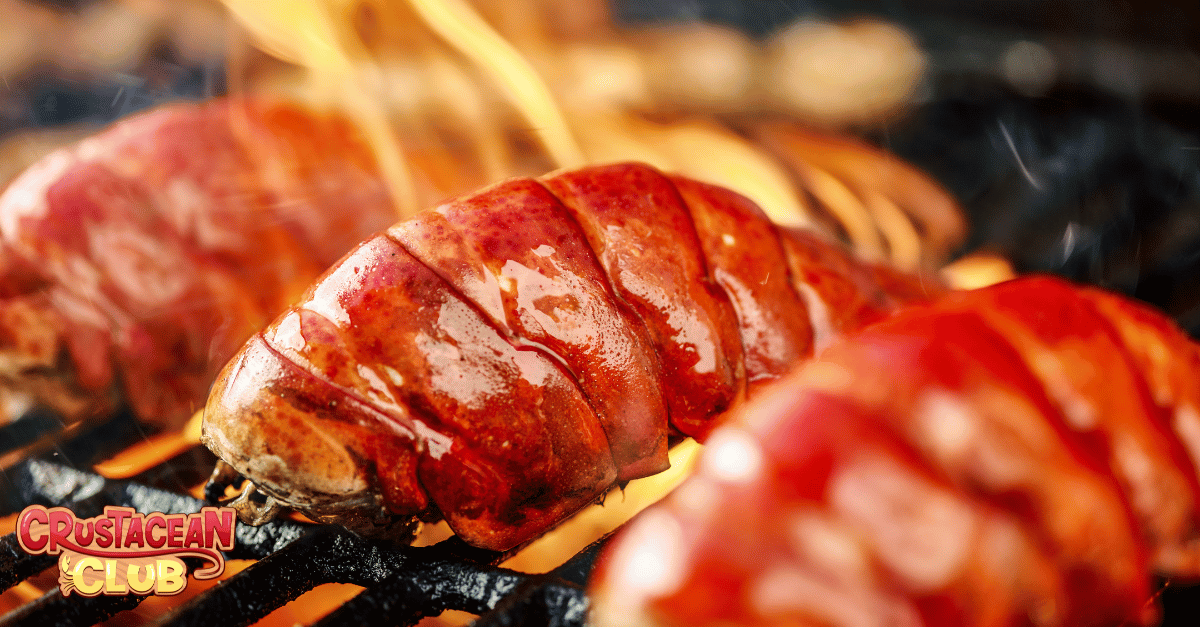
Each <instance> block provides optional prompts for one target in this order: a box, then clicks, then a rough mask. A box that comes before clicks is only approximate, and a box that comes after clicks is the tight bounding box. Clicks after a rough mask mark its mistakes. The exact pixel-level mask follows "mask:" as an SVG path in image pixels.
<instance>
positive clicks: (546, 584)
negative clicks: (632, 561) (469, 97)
mask: <svg viewBox="0 0 1200 627" xmlns="http://www.w3.org/2000/svg"><path fill="white" fill-rule="evenodd" d="M127 420H128V418H127V417H124V418H118V419H115V420H114V421H111V422H110V423H108V424H106V425H101V426H98V427H95V428H93V429H90V430H88V431H87V432H86V433H82V434H80V435H79V436H77V437H74V438H71V439H70V440H69V441H67V442H65V443H63V444H61V445H59V446H56V447H55V452H54V453H52V455H54V456H57V457H59V458H60V460H61V459H66V460H71V461H72V462H74V463H77V464H80V465H84V464H87V463H90V462H91V461H93V458H95V457H96V456H97V454H96V451H97V450H102V449H108V448H110V446H104V445H100V446H98V445H97V444H98V442H97V439H99V440H103V441H106V442H107V443H108V444H119V443H120V442H123V441H127V440H129V438H130V436H131V435H135V432H136V430H134V432H131V431H130V430H129V429H128V428H127V427H128V425H127V424H125V422H126V421H127ZM97 436H102V437H99V438H97ZM80 440H83V441H84V442H80ZM185 455H187V454H185ZM60 460H54V461H52V460H49V459H46V458H45V456H43V457H40V458H30V459H25V460H23V461H20V462H19V463H17V464H15V465H14V466H12V467H11V468H9V469H8V470H7V471H6V472H5V473H4V476H3V481H4V483H6V484H7V485H4V486H2V488H3V489H0V493H2V494H3V498H0V514H12V513H15V512H17V511H19V510H20V509H22V508H23V507H25V506H26V505H34V504H37V505H43V506H46V507H55V506H64V507H69V508H70V509H71V510H72V511H74V512H75V513H76V514H77V515H78V516H80V517H90V516H95V515H99V514H100V513H102V511H103V509H104V507H105V506H109V505H115V506H122V507H133V508H135V509H137V510H138V511H141V512H152V511H157V512H165V513H192V512H196V511H199V510H200V508H201V507H203V506H204V505H205V503H204V502H203V501H201V500H200V499H196V498H193V497H190V496H187V495H183V494H179V493H177V492H176V491H173V490H172V489H165V488H163V487H156V486H151V485H146V484H145V483H143V482H142V481H140V480H144V479H151V480H165V481H166V482H167V483H172V484H178V485H183V484H180V483H179V477H177V476H176V472H174V471H171V470H167V469H168V468H170V467H171V466H172V464H171V462H167V463H165V464H163V465H161V466H160V467H159V468H156V469H153V470H151V471H148V472H147V473H144V474H143V475H142V476H139V477H138V478H136V479H138V480H126V481H112V480H107V479H105V478H104V477H101V476H100V475H97V474H94V473H91V472H86V471H81V470H77V469H75V468H73V467H71V466H69V465H66V464H64V463H61V461H60ZM184 465H189V464H184ZM191 465H194V464H191ZM603 542H604V540H601V541H598V542H596V543H595V544H593V545H591V546H589V547H588V548H586V549H584V550H583V551H581V552H580V553H579V554H577V555H576V556H575V557H574V558H572V559H571V560H569V561H568V562H567V563H565V564H563V565H562V566H561V567H559V568H558V569H556V570H555V571H553V572H551V573H549V574H546V575H528V574H524V573H520V572H516V571H512V570H509V569H505V568H500V567H498V566H496V564H499V563H500V562H501V561H503V560H504V559H506V558H507V557H509V556H510V555H511V552H509V553H499V552H494V551H486V550H482V549H476V548H473V547H470V546H468V545H466V544H465V543H463V542H462V541H461V540H459V539H458V538H450V539H449V540H445V541H442V542H440V543H438V544H436V545H434V546H429V547H410V546H398V547H392V546H383V545H380V544H376V543H372V542H369V541H366V540H363V539H361V538H359V537H357V536H355V535H353V534H351V533H349V532H347V531H345V530H343V529H341V528H338V527H331V526H320V525H312V524H306V523H300V522H295V521H290V520H276V521H273V522H271V523H268V524H266V525H263V526H261V527H249V526H246V525H238V527H237V535H236V540H235V545H234V548H233V549H232V550H230V551H227V552H226V553H225V556H226V558H227V559H254V560H259V561H257V562H256V563H254V564H252V565H251V566H249V567H247V568H246V569H245V570H243V571H241V572H238V573H236V574H234V575H232V576H231V577H229V578H227V579H225V580H224V581H222V582H220V583H219V584H217V585H216V586H214V587H213V588H211V589H209V590H206V591H204V592H202V593H200V594H198V595H197V596H195V597H194V598H192V599H191V600H189V601H188V602H186V603H185V604H183V605H182V606H180V607H178V608H176V609H175V610H173V611H172V612H171V613H170V614H168V615H166V616H164V617H162V618H161V619H160V620H158V621H157V623H156V624H158V625H173V626H175V625H178V626H184V625H208V624H211V623H212V621H213V617H215V616H219V617H221V620H222V622H224V623H226V624H228V625H249V624H252V623H254V622H255V621H257V620H259V619H261V618H263V617H265V616H266V615H267V614H269V613H271V612H272V611H274V610H276V609H278V608H280V607H282V606H283V605H285V604H286V603H288V602H289V601H291V600H293V599H295V598H297V597H298V596H300V595H301V594H303V593H305V592H307V591H309V590H312V589H313V588H315V587H317V586H319V585H321V584H325V583H349V584H356V585H359V586H363V587H364V588H365V590H363V591H362V592H361V593H359V595H358V596H357V597H355V598H353V599H351V600H350V601H349V602H347V603H345V604H343V605H342V606H341V607H339V608H338V609H336V610H335V611H334V612H333V613H331V614H329V615H328V616H326V617H325V618H324V619H322V620H320V621H319V622H318V623H316V624H318V625H321V626H333V625H364V624H379V621H380V618H379V617H381V616H385V617H388V620H389V621H390V623H391V624H394V625H404V626H407V625H414V624H416V623H417V622H418V621H419V620H421V619H422V618H425V617H428V616H437V615H439V614H441V613H442V612H443V611H444V610H448V609H450V610H460V611H464V612H469V613H472V614H480V615H481V617H480V619H479V621H478V623H477V624H479V625H487V626H491V625H518V624H519V625H547V626H554V627H560V626H561V627H570V626H582V625H583V624H584V619H585V617H586V613H587V607H588V600H587V597H586V596H585V595H584V592H583V589H582V587H581V586H582V584H583V583H584V581H585V579H586V577H587V573H588V572H589V571H590V570H591V566H592V563H593V561H594V559H595V557H596V554H597V553H598V552H599V550H600V547H601V546H602V544H603ZM54 564H55V558H53V557H50V556H46V555H39V556H31V555H28V554H26V553H24V552H23V551H22V550H21V548H20V546H19V545H18V544H17V540H16V536H15V534H9V535H8V536H5V537H3V538H0V591H3V590H6V589H8V588H11V587H12V586H14V585H16V584H17V583H19V582H21V581H23V580H25V579H28V578H29V577H31V576H33V575H35V574H37V573H39V572H41V571H43V570H45V569H47V568H51V567H53V566H54ZM192 566H194V564H193V565H192ZM144 598H145V597H141V596H135V595H129V596H120V597H112V596H98V597H92V598H85V597H78V596H72V597H70V598H64V597H63V596H62V594H61V593H60V592H59V590H58V589H57V588H54V589H52V590H51V591H49V592H47V593H46V594H45V595H43V596H42V597H40V598H38V599H36V600H34V601H32V602H30V603H28V604H26V605H24V606H22V607H20V608H18V609H17V610H15V611H13V612H11V613H10V614H8V615H6V616H4V617H3V618H0V625H16V624H37V625H39V626H45V625H90V624H94V623H97V622H100V621H103V620H105V619H107V618H109V617H111V616H113V615H115V614H117V613H119V612H121V611H124V610H128V609H133V608H134V607H136V606H137V605H138V604H140V603H141V602H142V600H143V599H144Z"/></svg>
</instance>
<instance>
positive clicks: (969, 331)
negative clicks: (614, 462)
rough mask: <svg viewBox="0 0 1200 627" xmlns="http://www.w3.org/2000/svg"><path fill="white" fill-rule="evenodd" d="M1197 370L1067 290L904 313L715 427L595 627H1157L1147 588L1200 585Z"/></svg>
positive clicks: (609, 567) (1028, 288)
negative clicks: (1159, 579)
mask: <svg viewBox="0 0 1200 627" xmlns="http://www.w3.org/2000/svg"><path fill="white" fill-rule="evenodd" d="M1198 357H1200V353H1198V352H1197V345H1196V344H1195V343H1193V342H1192V341H1190V340H1189V339H1188V337H1187V336H1186V335H1184V334H1183V333H1182V332H1181V331H1180V330H1179V329H1177V328H1176V327H1175V326H1174V325H1173V323H1171V322H1170V320H1169V319H1168V318H1166V317H1165V316H1162V315H1161V314H1159V313H1157V312H1155V311H1152V310H1151V309H1149V308H1148V307H1145V306H1143V305H1140V304H1135V303H1134V302H1131V301H1128V300H1125V299H1123V298H1121V297H1118V296H1115V295H1112V294H1109V293H1106V292H1103V291H1100V290H1098V289H1095V288H1083V287H1078V286H1075V285H1072V284H1069V283H1066V282H1064V281H1062V280H1060V279H1053V278H1048V277H1030V278H1024V279H1017V280H1014V281H1010V282H1006V283H1002V284H999V285H996V286H993V287H989V288H984V289H981V290H977V291H970V292H958V293H953V294H951V295H949V296H946V297H944V298H943V299H940V300H939V301H938V302H936V303H933V304H929V305H918V306H914V307H911V308H906V309H905V310H904V311H902V312H899V313H897V314H896V315H895V316H893V317H891V318H889V319H887V320H885V321H883V322H880V323H878V324H876V325H873V326H872V327H870V328H868V329H867V330H865V331H864V332H862V333H860V334H857V335H855V336H853V337H851V338H848V339H846V340H845V341H843V342H839V343H838V344H837V345H835V346H832V347H831V348H829V349H828V350H827V351H825V352H824V353H823V354H822V355H821V356H820V357H819V359H817V360H814V361H812V362H810V363H809V364H808V365H806V366H805V367H804V368H803V369H801V370H800V371H798V372H797V373H795V374H793V375H789V376H788V377H787V378H785V379H783V380H782V381H780V382H779V383H778V384H777V385H776V386H774V387H773V388H772V389H771V390H770V391H767V392H764V393H763V394H762V395H761V396H760V397H759V398H758V399H756V400H755V402H753V403H749V404H747V405H746V406H744V408H743V409H744V411H742V412H741V413H739V415H738V416H737V418H736V419H734V420H731V421H730V422H729V423H727V424H726V426H723V427H721V428H720V429H718V430H717V431H716V432H714V433H713V434H712V436H711V438H710V440H709V445H708V446H707V447H706V449H705V451H703V453H702V456H701V459H700V461H699V464H698V467H699V471H698V472H697V473H696V474H695V475H694V476H692V477H691V478H689V479H688V480H687V481H686V482H685V483H684V484H683V485H681V486H680V488H679V489H677V490H676V491H675V492H674V493H672V495H671V496H669V497H668V498H667V499H666V500H665V501H663V502H662V503H660V504H658V505H657V506H654V507H652V508H651V509H649V510H647V511H645V512H643V514H642V515H641V517H640V518H638V519H635V520H634V521H633V522H632V523H631V525H630V526H629V527H627V528H626V529H625V530H624V532H623V533H622V535H621V536H618V538H616V539H615V541H614V544H613V545H610V547H609V551H608V552H607V553H606V555H605V557H602V558H601V561H600V563H599V565H598V570H597V571H596V573H595V576H594V579H593V593H594V596H593V598H594V600H595V606H594V615H593V619H594V622H595V623H596V624H597V625H600V626H604V627H615V626H619V625H620V626H623V625H639V626H648V625H672V626H685V625H713V624H721V625H798V624H805V625H807V624H821V625H884V624H887V625H921V624H924V625H1018V624H1020V625H1043V626H1050V625H1074V626H1083V625H1118V624H1122V625H1136V624H1148V623H1152V622H1153V621H1154V620H1155V617H1156V614H1157V611H1156V608H1155V603H1154V601H1153V599H1154V598H1155V595H1154V594H1153V591H1152V590H1151V588H1150V584H1151V576H1152V574H1156V575H1159V576H1164V577H1168V578H1184V579H1186V578H1195V577H1197V576H1198V575H1200V524H1198V523H1200V512H1198V510H1197V506H1198V504H1200V483H1198V477H1197V472H1196V471H1197V468H1200V414H1198V413H1197V409H1198V408H1200V388H1198V387H1197V385H1196V380H1197V375H1198V373H1200V358H1198ZM732 512H736V515H732V514H731V513H732Z"/></svg>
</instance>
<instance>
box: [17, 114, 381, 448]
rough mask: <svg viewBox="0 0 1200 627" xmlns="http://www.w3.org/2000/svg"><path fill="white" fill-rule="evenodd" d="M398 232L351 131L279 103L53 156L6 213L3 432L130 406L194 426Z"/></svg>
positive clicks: (160, 120) (178, 120)
mask: <svg viewBox="0 0 1200 627" xmlns="http://www.w3.org/2000/svg"><path fill="white" fill-rule="evenodd" d="M201 155H202V157H201ZM394 215H395V214H394V210H393V208H392V204H391V202H390V200H389V198H388V195H387V192H386V190H385V189H384V187H383V185H382V181H381V180H380V178H379V175H378V172H377V171H376V169H375V166H374V159H373V157H372V155H371V154H370V152H369V151H368V150H367V148H366V146H365V145H364V144H362V143H361V142H360V141H359V140H358V139H357V138H356V135H355V132H354V130H353V128H352V127H351V126H350V125H349V124H348V123H347V122H345V121H344V120H341V119H339V118H337V117H336V116H321V115H318V114H315V113H313V112H311V111H307V110H305V109H303V108H301V107H298V106H295V105H289V104H283V103H279V102H270V101H254V100H248V99H229V100H218V101H214V102H210V103H205V104H190V103H189V104H183V103H180V104H175V105H171V106H165V107H162V108H160V109H156V110H155V111H152V112H147V113H144V114H142V115H138V116H136V117H133V118H130V119H129V120H126V121H122V122H120V123H119V124H117V125H115V126H114V127H112V128H111V129H109V130H107V131H105V132H104V133H101V134H99V135H97V136H95V137H92V138H89V139H87V140H84V141H82V142H80V143H78V144H76V145H74V146H70V147H67V148H63V149H61V150H58V151H57V152H54V153H53V154H51V155H49V156H47V157H45V158H44V159H42V160H41V161H39V162H38V163H37V164H35V165H33V166H32V167H30V168H29V169H28V170H26V171H25V173H24V174H22V175H21V176H20V177H18V178H17V179H16V180H14V181H13V182H12V184H11V185H10V186H8V187H7V189H5V190H4V193H3V194H2V195H0V237H2V242H0V362H2V364H0V388H2V390H0V394H2V395H3V398H4V399H5V400H9V399H10V397H11V400H12V402H8V403H5V408H4V409H5V414H12V415H13V416H16V415H19V414H20V409H21V408H23V407H24V406H29V405H39V406H43V407H47V408H50V409H52V410H54V411H55V412H57V413H58V414H59V415H60V416H62V417H63V418H64V419H66V420H68V421H74V420H77V419H80V418H86V417H88V416H92V415H107V414H108V413H109V412H111V411H112V410H113V409H114V408H115V407H116V406H118V405H120V404H126V405H127V406H128V407H130V408H131V409H132V411H133V413H134V414H135V415H136V416H137V417H138V418H139V419H141V420H143V421H146V422H148V423H151V424H155V425H157V426H163V427H179V426H181V425H182V424H183V423H184V421H185V420H187V418H188V416H190V415H191V414H192V413H193V412H194V411H195V409H196V408H197V407H198V406H200V405H201V404H202V403H203V400H204V398H205V395H206V394H207V392H208V388H209V385H210V384H211V382H212V380H213V378H214V377H215V376H216V373H217V371H218V370H219V369H220V368H221V366H222V365H223V364H224V363H225V361H226V360H227V359H228V358H229V356H230V355H232V354H233V353H234V352H235V351H236V350H237V348H238V346H240V345H241V344H242V343H243V342H244V341H245V339H246V338H247V337H249V336H250V335H251V334H252V333H253V332H254V331H255V330H257V329H259V328H261V327H262V326H263V325H265V324H266V323H267V322H268V321H269V320H270V319H271V318H272V317H273V316H274V315H275V314H276V313H277V312H279V311H280V310H282V309H283V308H284V307H286V306H287V305H288V304H289V303H291V302H293V301H294V300H295V299H296V298H297V297H298V296H299V295H300V294H302V293H303V291H304V288H305V287H306V286H307V285H308V284H309V283H310V282H311V281H312V280H313V279H315V278H316V276H317V275H318V274H320V272H321V271H322V270H323V269H324V268H325V267H327V266H328V265H329V264H331V263H333V262H334V261H335V260H337V258H338V257H339V256H341V255H342V254H343V253H344V252H345V251H346V250H348V249H349V248H350V247H351V246H353V245H354V244H355V243H356V242H358V241H359V240H360V239H361V238H363V237H366V236H367V235H369V234H370V233H373V232H375V231H377V230H379V229H382V228H385V227H386V226H387V225H388V224H389V223H390V222H391V221H392V220H393V219H394ZM13 416H9V415H4V416H0V421H6V420H7V419H9V418H10V417H13Z"/></svg>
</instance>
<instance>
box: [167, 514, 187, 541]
mask: <svg viewBox="0 0 1200 627" xmlns="http://www.w3.org/2000/svg"><path fill="white" fill-rule="evenodd" d="M183 523H184V515H183V514H172V515H170V516H167V546H169V547H171V548H172V549H182V548H183Z"/></svg>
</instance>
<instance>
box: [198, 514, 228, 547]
mask: <svg viewBox="0 0 1200 627" xmlns="http://www.w3.org/2000/svg"><path fill="white" fill-rule="evenodd" d="M200 511H202V512H204V546H206V547H208V548H210V549H218V548H219V549H221V550H222V551H229V550H231V549H233V529H234V525H235V524H236V523H235V522H234V521H235V520H236V519H235V518H234V512H233V509H232V508H228V507H222V508H220V509H218V508H216V507H205V508H204V509H202V510H200Z"/></svg>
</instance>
